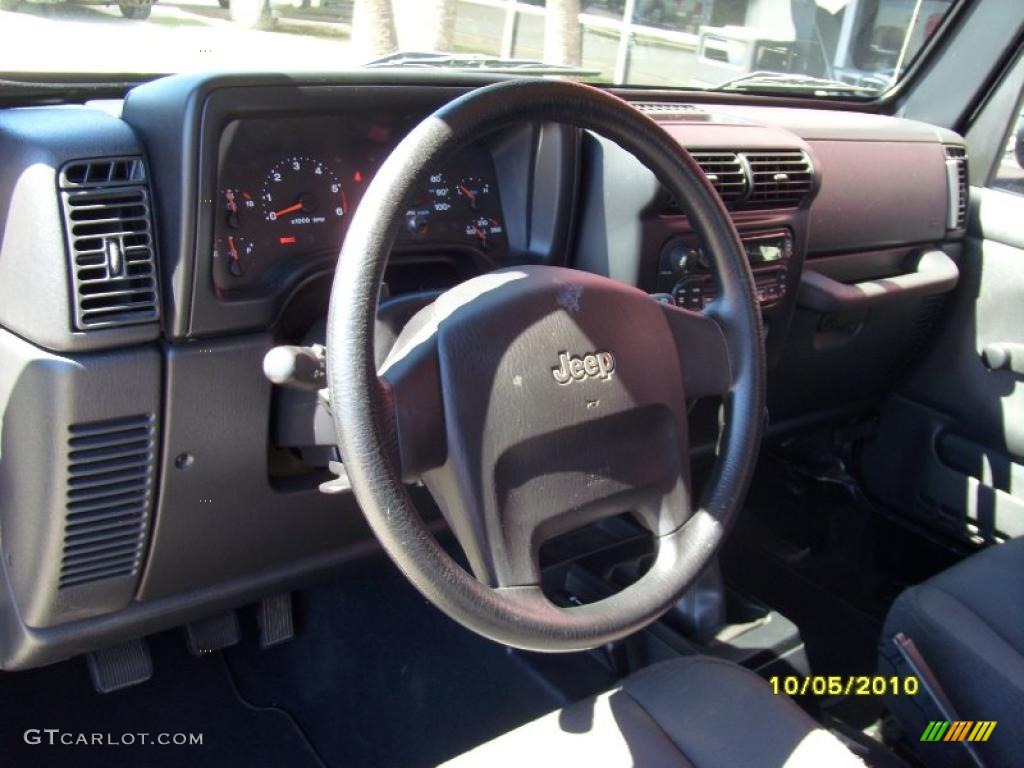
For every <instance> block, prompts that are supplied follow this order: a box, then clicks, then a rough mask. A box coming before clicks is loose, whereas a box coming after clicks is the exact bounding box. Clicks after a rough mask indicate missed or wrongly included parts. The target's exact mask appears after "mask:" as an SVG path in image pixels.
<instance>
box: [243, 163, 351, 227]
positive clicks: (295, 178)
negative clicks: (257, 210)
mask: <svg viewBox="0 0 1024 768" xmlns="http://www.w3.org/2000/svg"><path fill="white" fill-rule="evenodd" d="M261 200H262V204H263V217H264V218H265V219H266V220H267V221H268V222H270V223H272V224H282V225H285V226H287V227H316V226H319V225H323V224H329V223H330V222H332V221H334V222H336V221H338V220H339V219H341V218H343V217H344V216H345V215H346V214H347V213H348V200H347V198H346V197H345V190H344V188H343V187H342V185H341V182H340V181H338V177H337V176H335V175H334V172H333V171H331V169H330V168H329V167H328V166H327V165H326V164H325V163H322V162H320V161H319V160H316V159H314V158H311V157H304V156H295V157H286V158H285V159H284V160H281V161H280V162H278V163H277V164H276V165H274V166H273V167H272V168H271V169H270V172H269V173H267V177H266V180H265V181H264V183H263V193H262V195H261Z"/></svg>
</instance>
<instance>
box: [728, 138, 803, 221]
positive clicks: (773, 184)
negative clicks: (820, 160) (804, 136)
mask: <svg viewBox="0 0 1024 768" xmlns="http://www.w3.org/2000/svg"><path fill="white" fill-rule="evenodd" d="M743 157H744V159H745V160H746V162H747V166H748V167H749V168H750V195H749V196H748V197H747V200H746V201H745V204H746V206H747V207H750V208H785V207H789V206H795V205H799V204H800V203H801V202H802V201H803V199H804V197H806V196H807V194H808V193H809V192H810V191H811V185H812V184H813V180H814V179H813V171H812V169H811V160H810V158H809V157H807V155H806V154H804V153H803V152H802V151H800V150H798V149H797V150H778V151H771V152H744V153H743Z"/></svg>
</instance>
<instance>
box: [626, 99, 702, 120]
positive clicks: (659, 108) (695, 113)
mask: <svg viewBox="0 0 1024 768" xmlns="http://www.w3.org/2000/svg"><path fill="white" fill-rule="evenodd" d="M633 106H634V107H636V108H637V109H639V110H640V111H641V112H643V113H645V114H647V115H650V116H651V117H653V118H654V119H655V120H657V119H658V118H665V119H669V118H676V119H683V120H708V119H710V118H711V115H710V114H708V113H707V112H705V111H704V110H703V109H701V108H700V107H698V106H695V105H694V104H676V103H675V102H671V101H639V102H636V103H634V104H633Z"/></svg>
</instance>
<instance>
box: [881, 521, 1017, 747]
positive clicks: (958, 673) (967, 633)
mask: <svg viewBox="0 0 1024 768" xmlns="http://www.w3.org/2000/svg"><path fill="white" fill-rule="evenodd" d="M899 632H902V633H903V634H904V635H906V636H907V637H909V638H910V639H912V640H913V641H914V644H915V645H916V646H917V648H918V650H919V651H920V652H921V654H922V655H923V656H924V659H925V661H926V662H927V664H928V666H929V667H930V668H931V670H932V671H933V672H934V673H935V676H936V677H937V678H938V681H939V684H940V685H941V686H942V688H943V690H944V691H945V693H946V695H947V696H948V697H949V699H950V701H951V702H952V704H953V706H954V708H955V710H956V715H957V716H959V718H960V719H961V720H972V721H978V720H995V721H997V725H996V727H995V729H994V730H993V731H992V735H991V736H990V738H989V740H988V741H987V742H984V743H976V744H974V748H975V749H976V750H977V752H978V754H979V756H980V757H981V758H982V759H983V760H984V762H985V763H986V764H987V765H992V766H997V765H999V766H1001V765H1020V764H1021V760H1022V757H1021V756H1022V755H1024V725H1022V724H1024V539H1014V540H1012V541H1009V542H1007V543H1006V544H1002V545H999V546H995V547H990V548H988V549H986V550H984V551H982V552H979V553H978V554H975V555H972V556H971V557H969V558H967V559H966V560H964V561H962V562H961V563H959V564H957V565H955V566H953V567H952V568H950V569H948V570H946V571H943V572H942V573H940V574H938V575H937V576H935V577H933V578H931V579H929V580H928V581H925V582H923V583H922V584H919V585H917V586H915V587H911V588H910V589H907V590H905V591H904V592H903V593H902V594H901V595H900V596H899V598H898V599H897V600H896V602H895V603H894V604H893V606H892V608H891V610H890V611H889V616H888V618H887V619H886V622H885V627H884V629H883V631H882V648H881V654H880V659H881V662H880V670H879V671H880V672H881V673H882V674H886V675H888V674H896V673H904V672H906V670H905V669H901V668H900V667H899V666H898V664H894V663H893V661H894V659H897V656H896V655H895V654H894V652H893V646H892V638H893V637H894V636H895V635H896V634H897V633H899ZM888 704H889V708H890V710H891V711H892V712H893V714H894V715H895V716H896V717H897V719H898V720H899V721H900V723H901V725H902V726H903V727H904V729H905V731H906V733H907V736H908V741H909V743H911V744H912V745H913V746H914V748H915V749H917V750H918V751H919V752H920V753H921V756H922V758H923V759H924V760H925V762H926V763H927V764H928V765H935V766H955V765H973V763H972V762H971V758H970V756H969V755H968V754H967V751H966V749H964V748H963V747H957V746H955V745H953V744H951V743H948V742H938V743H930V742H923V743H922V742H921V741H920V737H921V735H922V734H923V733H924V729H925V728H926V727H927V725H928V722H929V721H930V720H934V719H937V718H938V715H937V713H936V712H935V711H934V710H933V708H932V707H931V706H930V705H929V703H928V701H927V700H926V699H925V698H924V696H923V695H919V696H917V697H906V696H893V697H890V698H889V699H888Z"/></svg>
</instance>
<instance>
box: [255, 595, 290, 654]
mask: <svg viewBox="0 0 1024 768" xmlns="http://www.w3.org/2000/svg"><path fill="white" fill-rule="evenodd" d="M258 620H259V625H260V648H264V649H266V648H272V647H274V646H275V645H280V644H281V643H286V642H288V641H289V640H291V639H292V638H293V637H295V622H294V621H293V619H292V595H291V592H285V593H284V594H283V595H274V596H273V597H265V598H263V599H262V600H260V610H259V615H258Z"/></svg>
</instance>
